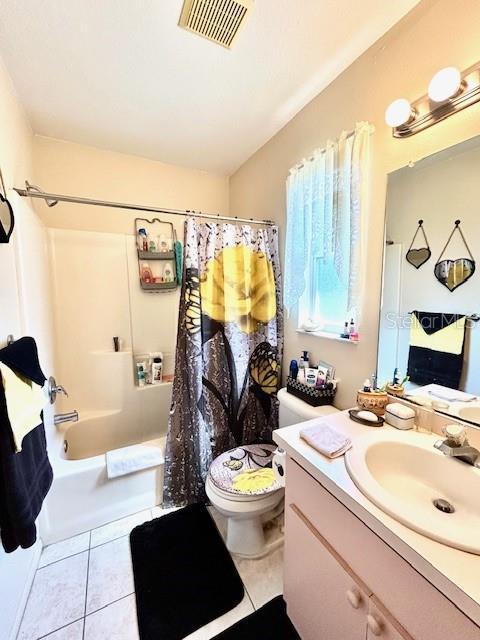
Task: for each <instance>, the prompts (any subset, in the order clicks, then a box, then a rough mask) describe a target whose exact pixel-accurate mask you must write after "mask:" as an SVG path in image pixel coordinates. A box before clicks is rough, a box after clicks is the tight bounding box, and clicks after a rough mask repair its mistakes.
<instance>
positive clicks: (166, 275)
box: [163, 262, 173, 282]
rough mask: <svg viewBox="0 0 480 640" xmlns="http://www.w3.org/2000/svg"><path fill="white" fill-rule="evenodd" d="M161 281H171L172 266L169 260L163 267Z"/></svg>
mask: <svg viewBox="0 0 480 640" xmlns="http://www.w3.org/2000/svg"><path fill="white" fill-rule="evenodd" d="M163 281H164V282H173V266H172V263H171V262H166V263H165V266H164V267H163Z"/></svg>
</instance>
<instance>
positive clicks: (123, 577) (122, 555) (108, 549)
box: [87, 536, 134, 613]
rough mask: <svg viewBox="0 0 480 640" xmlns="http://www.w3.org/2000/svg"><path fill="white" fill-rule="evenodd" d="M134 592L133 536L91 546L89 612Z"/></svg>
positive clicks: (88, 591)
mask: <svg viewBox="0 0 480 640" xmlns="http://www.w3.org/2000/svg"><path fill="white" fill-rule="evenodd" d="M133 592H134V585H133V571H132V560H131V555H130V538H129V537H128V536H124V537H123V538H119V539H118V540H114V541H113V542H107V544H104V545H102V546H100V547H95V548H94V549H91V550H90V564H89V569H88V590H87V613H92V612H93V611H96V610H97V609H101V608H102V607H105V606H106V605H107V604H110V603H112V602H114V601H115V600H118V599H119V598H123V597H125V596H127V595H129V594H131V593H133Z"/></svg>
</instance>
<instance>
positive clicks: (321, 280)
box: [284, 122, 373, 331]
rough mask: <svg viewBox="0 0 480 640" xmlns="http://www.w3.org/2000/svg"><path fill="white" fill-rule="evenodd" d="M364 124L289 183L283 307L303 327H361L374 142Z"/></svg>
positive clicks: (316, 156)
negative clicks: (365, 225)
mask: <svg viewBox="0 0 480 640" xmlns="http://www.w3.org/2000/svg"><path fill="white" fill-rule="evenodd" d="M372 130H373V127H372V126H371V125H370V124H368V123H366V122H362V123H359V124H357V125H356V127H355V131H354V133H353V134H347V133H346V132H344V133H343V134H342V135H341V136H340V138H339V140H338V141H335V142H333V141H328V143H327V145H326V147H325V148H324V149H321V150H317V151H316V152H315V153H314V155H313V157H312V158H310V159H309V160H305V161H304V162H303V163H302V164H301V165H299V166H296V167H293V168H292V169H291V170H290V174H289V176H288V178H287V234H286V245H285V285H284V305H285V308H286V309H287V311H289V312H291V311H294V310H296V309H298V311H299V324H303V323H305V322H308V323H314V324H316V325H319V326H320V327H321V328H323V329H324V330H327V331H328V330H332V331H333V330H337V329H338V328H339V327H341V326H343V323H344V321H345V320H346V319H349V318H351V317H353V318H355V321H356V322H357V323H358V321H359V313H360V299H361V293H362V292H361V287H360V283H361V278H360V273H361V260H362V244H363V241H362V231H363V228H362V217H363V213H364V209H365V201H366V187H367V180H368V176H367V173H368V154H369V139H370V134H371V132H372Z"/></svg>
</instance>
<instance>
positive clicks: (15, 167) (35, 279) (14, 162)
mask: <svg viewBox="0 0 480 640" xmlns="http://www.w3.org/2000/svg"><path fill="white" fill-rule="evenodd" d="M0 140H1V145H0V167H1V169H2V173H3V177H4V181H5V186H6V189H7V192H8V198H9V200H10V202H11V204H12V206H13V209H14V212H15V217H16V228H15V231H14V234H13V236H12V238H11V241H10V243H9V244H0V347H3V346H4V344H5V340H6V337H7V335H8V334H13V335H14V336H15V338H19V337H21V336H22V335H32V336H34V337H35V338H36V341H37V344H38V347H39V354H40V361H41V363H42V367H43V369H44V372H45V373H46V375H48V374H49V373H50V372H51V371H52V347H51V328H50V306H51V305H50V303H49V277H48V271H47V269H48V262H47V243H46V233H45V229H44V227H43V225H42V223H41V222H40V221H39V220H38V217H37V216H36V214H35V211H34V210H33V208H32V207H31V205H30V203H29V202H28V201H27V200H25V199H22V198H20V197H18V196H17V195H16V194H15V193H14V192H13V191H12V190H11V188H12V187H13V186H14V185H15V184H18V183H20V182H21V181H22V180H23V179H24V177H25V176H26V175H29V174H31V172H32V153H31V151H32V140H33V134H32V131H31V129H30V127H29V125H28V122H27V119H26V117H25V114H24V112H23V109H22V108H21V106H20V104H19V102H18V100H17V96H16V94H15V90H14V88H13V85H12V83H11V80H10V77H9V76H8V74H7V72H6V70H5V68H4V66H3V62H2V60H1V59H0ZM50 415H51V412H50V410H47V411H46V419H49V418H50ZM40 548H41V545H40V544H39V543H37V544H36V545H35V546H33V547H31V548H30V549H18V550H17V551H15V552H14V553H11V554H5V553H4V552H3V549H2V548H0V602H1V603H2V604H1V609H2V614H1V615H0V638H5V640H13V638H15V637H16V634H17V627H18V625H19V622H20V619H21V615H22V613H23V607H24V605H25V601H26V598H27V596H28V592H29V590H30V586H31V581H32V580H33V575H34V571H35V569H36V568H37V563H38V557H39V553H40Z"/></svg>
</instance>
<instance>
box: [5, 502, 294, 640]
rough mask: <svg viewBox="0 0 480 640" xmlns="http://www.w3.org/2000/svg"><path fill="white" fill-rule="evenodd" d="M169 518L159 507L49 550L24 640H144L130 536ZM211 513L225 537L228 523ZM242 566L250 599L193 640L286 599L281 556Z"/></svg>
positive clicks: (31, 598) (190, 639)
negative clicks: (135, 530)
mask: <svg viewBox="0 0 480 640" xmlns="http://www.w3.org/2000/svg"><path fill="white" fill-rule="evenodd" d="M167 512H168V510H163V509H162V508H160V507H155V508H154V509H151V510H147V511H142V512H141V513H136V514H134V515H131V516H128V517H127V518H123V519H121V520H117V521H115V522H111V523H110V524H107V525H104V526H103V527H99V528H98V529H94V530H92V531H89V532H87V533H82V534H80V535H78V536H74V537H73V538H69V539H68V540H64V541H62V542H57V543H56V544H52V545H50V546H48V547H46V548H45V549H44V550H43V552H42V556H41V558H40V564H39V567H38V570H37V573H36V575H35V580H34V582H33V585H32V589H31V592H30V596H29V599H28V602H27V606H26V608H25V613H24V616H23V620H22V624H21V627H20V631H19V633H18V636H17V640H39V639H40V638H42V639H45V640H105V639H108V640H138V630H137V616H136V606H135V593H134V584H133V574H132V566H131V558H130V540H129V533H130V531H131V530H132V529H133V528H134V527H136V526H137V525H138V524H141V523H142V522H145V521H146V520H151V519H152V518H158V517H161V516H162V515H164V514H165V513H167ZM211 513H212V515H213V516H214V519H215V522H216V523H217V526H218V528H219V530H220V532H221V533H222V535H225V530H226V527H225V521H224V519H223V518H222V516H221V515H220V514H218V512H213V510H212V511H211ZM235 564H236V565H237V568H238V571H239V573H240V576H241V577H242V580H243V583H244V585H245V598H244V599H243V601H242V602H241V603H240V604H239V605H238V607H236V608H235V609H233V610H232V611H230V612H228V613H227V614H225V615H224V616H222V617H221V618H218V619H217V620H214V621H213V622H211V623H210V624H208V625H206V626H205V627H202V628H201V629H199V630H198V631H195V632H194V633H192V634H191V635H189V636H188V640H209V638H212V637H213V636H215V635H216V634H217V633H220V632H221V631H223V629H226V628H227V627H229V626H230V625H232V624H234V623H235V622H237V621H238V620H240V619H241V618H243V617H244V616H246V615H248V614H250V613H252V612H253V611H254V610H255V609H257V608H259V607H261V606H262V605H263V604H265V603H266V602H268V600H270V599H271V598H273V597H275V596H276V595H278V594H280V593H282V588H283V585H282V567H283V549H282V548H278V549H277V550H275V551H273V552H272V553H270V554H269V555H268V556H266V557H265V558H262V559H260V560H243V559H235Z"/></svg>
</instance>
